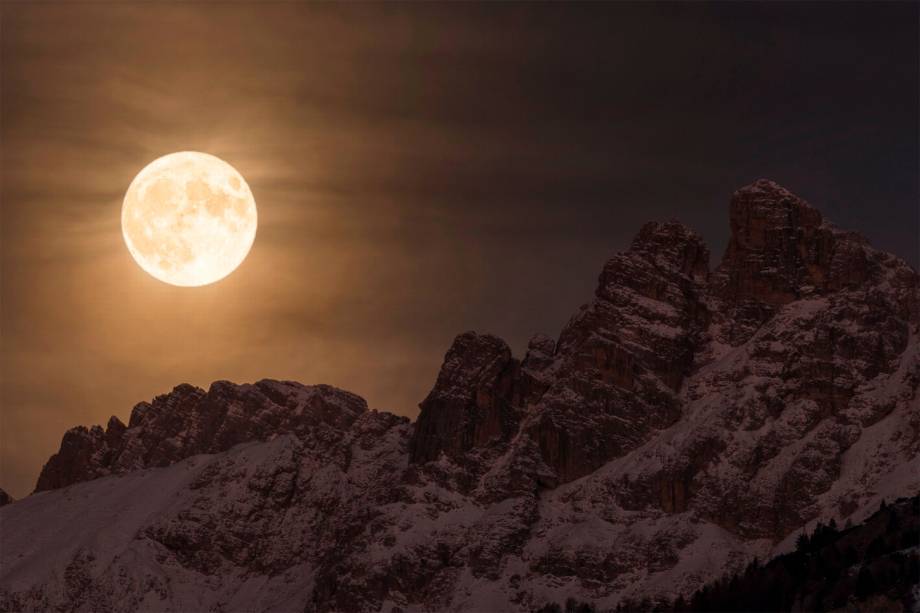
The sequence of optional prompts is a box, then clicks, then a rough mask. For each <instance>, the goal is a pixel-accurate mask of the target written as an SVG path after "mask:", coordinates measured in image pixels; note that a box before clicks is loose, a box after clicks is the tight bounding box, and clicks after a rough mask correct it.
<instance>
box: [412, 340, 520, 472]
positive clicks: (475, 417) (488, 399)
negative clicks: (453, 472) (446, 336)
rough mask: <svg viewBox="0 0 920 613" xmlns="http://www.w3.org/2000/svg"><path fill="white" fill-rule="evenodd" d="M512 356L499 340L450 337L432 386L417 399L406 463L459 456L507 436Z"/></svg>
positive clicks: (511, 417) (511, 423)
mask: <svg viewBox="0 0 920 613" xmlns="http://www.w3.org/2000/svg"><path fill="white" fill-rule="evenodd" d="M516 369H517V361H516V360H514V359H513V358H512V357H511V349H510V348H509V347H508V345H507V343H505V341H503V340H501V339H500V338H497V337H495V336H491V335H488V334H477V333H475V332H467V333H465V334H461V335H459V336H457V338H455V339H454V342H453V344H452V345H451V347H450V349H449V350H448V351H447V355H446V356H445V357H444V363H443V365H442V366H441V371H440V373H439V374H438V379H437V381H436V382H435V385H434V388H433V389H432V390H431V392H430V393H429V394H428V397H427V398H425V400H424V401H422V403H421V405H420V408H421V412H420V413H419V417H418V421H417V422H416V427H415V434H414V435H413V437H412V441H411V443H410V458H411V461H412V462H427V461H430V460H436V459H437V458H438V456H439V455H440V454H441V453H446V454H447V455H448V456H452V457H458V456H459V455H461V454H463V453H465V452H467V451H469V450H471V449H473V448H474V447H480V446H484V445H487V444H489V443H491V442H493V441H498V440H502V439H505V438H507V437H508V436H510V435H511V433H512V432H513V431H514V429H515V427H516V425H517V419H516V415H515V412H514V411H513V410H512V408H511V404H510V401H511V396H512V387H513V382H514V379H515V376H516Z"/></svg>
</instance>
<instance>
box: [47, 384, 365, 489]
mask: <svg viewBox="0 0 920 613" xmlns="http://www.w3.org/2000/svg"><path fill="white" fill-rule="evenodd" d="M365 411H367V403H366V402H365V401H364V399H362V398H361V397H359V396H356V395H355V394H352V393H350V392H346V391H343V390H340V389H336V388H334V387H331V386H328V385H314V386H307V385H302V384H300V383H295V382H292V381H274V380H271V379H263V380H261V381H259V382H257V383H254V384H252V385H246V384H244V385H236V384H234V383H230V382H229V381H216V382H214V383H213V384H211V387H210V389H208V391H205V390H203V389H201V388H199V387H195V386H193V385H189V384H181V385H177V386H176V387H175V388H173V390H172V392H170V393H168V394H163V395H161V396H157V397H156V398H154V399H153V401H152V402H150V403H147V402H141V403H139V404H137V405H136V406H135V407H134V409H133V410H132V411H131V419H130V420H129V422H128V425H127V426H125V425H124V424H123V423H122V422H121V421H120V420H119V419H118V418H117V417H114V416H113V417H112V418H110V419H109V422H108V426H107V427H106V429H105V430H103V429H102V428H101V427H99V426H93V427H92V428H89V429H87V428H85V427H83V426H78V427H76V428H72V429H71V430H68V431H67V433H66V434H64V439H63V441H62V442H61V449H60V451H59V452H58V453H57V454H55V455H53V456H52V457H51V458H50V459H49V460H48V463H47V464H46V465H45V467H44V468H43V469H42V472H41V474H40V475H39V478H38V483H37V485H36V487H35V489H36V491H42V490H49V489H54V488H59V487H64V486H66V485H71V484H73V483H77V482H79V481H87V480H89V479H94V478H97V477H101V476H104V475H109V474H118V473H124V472H127V471H131V470H137V469H141V468H150V467H155V466H168V465H170V464H173V463H175V462H177V461H179V460H182V459H185V458H187V457H190V456H193V455H198V454H202V453H218V452H221V451H226V450H227V449H230V448H231V447H233V446H234V445H237V444H239V443H244V442H248V441H257V440H267V439H268V438H270V437H274V436H277V435H280V434H286V433H292V434H295V435H302V434H304V433H305V432H307V431H309V432H311V433H315V432H316V430H318V429H321V430H328V431H330V433H331V432H335V431H342V430H344V429H346V428H347V427H348V426H349V425H350V424H351V423H352V422H354V420H355V419H357V417H358V416H359V415H361V414H362V413H363V412H365Z"/></svg>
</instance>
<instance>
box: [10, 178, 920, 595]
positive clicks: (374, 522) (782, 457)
mask: <svg viewBox="0 0 920 613" xmlns="http://www.w3.org/2000/svg"><path fill="white" fill-rule="evenodd" d="M730 223H731V228H732V237H731V240H730V243H729V246H728V249H727V251H726V254H725V256H724V258H723V260H722V262H721V263H720V265H719V266H718V267H717V268H716V270H715V271H714V272H710V271H709V252H708V249H707V248H706V246H705V244H703V242H702V240H701V239H700V238H699V237H698V236H697V235H696V234H695V233H693V232H692V231H690V230H689V229H687V228H685V227H684V226H682V225H680V224H679V223H676V222H667V223H651V224H647V225H646V226H645V227H643V228H642V230H641V231H640V232H639V234H638V235H637V236H636V239H635V240H634V241H633V243H632V245H631V246H630V248H629V249H628V250H627V251H626V252H624V253H621V254H618V255H616V256H614V257H613V258H612V259H611V260H610V261H609V262H608V263H607V264H606V266H605V267H604V270H603V272H602V273H601V276H600V280H599V285H598V289H597V292H596V295H595V297H594V300H593V302H591V303H590V304H588V305H585V306H584V307H582V308H581V309H580V310H579V311H578V312H577V313H576V314H575V316H573V318H572V319H571V320H570V321H569V323H568V324H567V325H566V326H565V328H564V329H563V330H562V332H561V334H560V336H559V338H558V339H557V340H555V341H554V340H552V339H549V338H547V337H543V336H538V337H535V338H534V339H533V340H532V341H531V343H530V347H529V349H528V352H527V354H526V356H525V357H524V358H523V359H522V360H518V359H516V358H514V356H512V354H511V351H510V349H509V348H508V346H507V345H506V344H505V343H504V342H503V341H502V340H501V339H498V338H496V337H493V336H488V335H480V334H476V333H472V332H470V333H466V334H462V335H460V336H458V337H457V339H456V340H455V341H454V344H453V345H452V347H451V348H450V349H449V351H448V353H447V355H446V357H445V361H444V364H443V366H442V369H441V372H440V374H439V376H438V379H437V381H436V383H435V385H434V388H433V389H432V391H431V393H430V394H429V396H428V397H427V398H426V399H425V400H424V401H423V403H422V405H421V413H420V415H419V418H418V420H417V421H416V422H415V423H410V422H409V421H408V420H406V419H404V418H399V417H396V416H393V415H390V414H388V413H382V412H376V411H370V410H368V408H367V406H366V404H365V403H364V401H363V400H361V399H360V398H358V397H357V396H354V395H353V394H349V393H347V392H344V391H342V390H337V389H335V388H331V387H328V386H312V387H311V386H303V385H300V384H297V383H293V382H278V381H269V380H266V381H260V382H258V383H256V384H253V385H234V384H231V383H227V382H218V383H215V384H213V385H212V386H211V388H210V389H209V390H207V391H205V390H201V389H198V388H194V387H192V386H187V385H182V386H179V387H177V388H176V389H174V390H173V391H172V392H171V393H170V394H167V395H164V396H160V397H158V398H156V399H154V401H153V402H152V403H141V404H139V405H138V406H137V407H135V409H134V411H133V412H132V415H131V419H130V421H129V423H128V425H127V426H126V425H124V424H122V423H121V422H120V421H118V420H117V419H114V418H113V419H112V420H110V422H109V424H108V427H107V428H106V429H105V430H103V429H102V428H100V427H94V428H90V429H86V428H75V429H73V430H71V431H69V432H68V433H67V434H65V436H64V439H63V441H62V445H61V450H60V452H59V453H58V454H56V455H55V456H53V457H52V458H51V459H50V460H49V462H48V464H47V465H46V466H45V469H44V470H43V471H42V474H41V476H40V478H39V481H38V486H37V488H36V489H37V492H36V493H35V494H33V495H32V496H29V497H27V498H25V499H23V500H19V501H16V502H14V503H12V504H7V505H6V506H4V507H3V508H2V509H0V537H2V540H0V545H2V546H0V609H3V610H46V609H48V608H60V609H63V610H85V611H105V610H115V611H122V610H136V609H144V610H164V611H165V610H172V611H191V610H194V611H237V610H247V611H248V610H259V611H263V610H264V611H303V610H306V611H330V610H336V611H370V610H383V611H391V610H403V611H412V610H419V611H421V610H470V611H519V610H530V609H532V608H535V607H539V606H541V605H543V604H544V603H546V602H549V601H559V600H560V597H561V596H563V597H568V596H573V597H576V598H577V599H578V600H581V601H588V602H594V603H596V604H598V605H599V606H601V607H607V606H615V605H616V604H617V603H618V602H621V601H622V600H623V599H625V598H627V597H628V598H632V599H634V600H635V599H639V598H641V597H643V596H652V597H654V596H658V595H667V596H675V595H677V594H679V593H684V594H687V593H690V592H692V591H693V590H694V589H696V588H697V587H699V586H700V585H702V584H703V583H705V582H707V581H709V580H712V579H714V578H716V577H719V576H722V575H723V574H725V573H726V572H730V571H732V570H733V569H739V568H741V567H743V566H744V565H745V564H746V563H747V562H748V561H749V560H750V559H751V558H752V557H754V556H755V555H756V556H759V557H760V558H761V559H763V558H765V557H767V556H770V555H771V554H773V553H777V552H782V551H785V550H787V549H789V548H790V547H791V541H792V540H793V539H794V538H795V534H796V533H797V531H799V530H800V529H801V528H802V527H803V526H806V525H810V524H814V523H815V522H817V521H827V520H829V519H831V518H836V519H837V520H838V521H841V522H842V521H844V520H845V519H847V518H851V519H852V520H853V521H859V520H861V519H863V518H864V517H865V516H867V515H868V514H869V513H870V512H871V511H874V510H875V509H877V508H878V505H879V502H880V501H881V499H883V498H887V499H893V498H895V497H899V496H909V495H914V494H916V493H917V492H920V396H918V385H920V340H918V339H920V329H918V323H920V313H918V308H920V307H918V305H920V300H918V276H917V274H916V272H914V271H913V270H912V269H910V267H908V266H907V265H906V264H905V263H904V262H903V261H901V260H899V259H897V258H895V257H894V256H891V255H889V254H885V253H881V252H878V251H875V250H873V249H872V248H871V247H870V246H869V245H868V244H867V243H866V241H865V240H864V239H862V238H860V237H859V236H858V235H855V234H853V233H848V232H843V231H841V230H838V229H836V228H834V227H833V226H831V225H829V224H827V223H826V222H824V221H823V220H822V217H821V215H820V213H819V212H818V211H817V210H816V209H814V208H812V207H811V206H810V205H808V204H807V203H805V202H804V201H802V200H801V199H799V198H798V197H796V196H795V195H793V194H791V193H789V192H788V191H786V190H785V189H783V188H781V187H780V186H778V185H776V184H775V183H772V182H769V181H758V182H756V183H754V184H753V185H750V186H747V187H745V188H743V189H741V190H739V191H738V192H736V193H735V195H734V196H733V198H732V204H731V212H730Z"/></svg>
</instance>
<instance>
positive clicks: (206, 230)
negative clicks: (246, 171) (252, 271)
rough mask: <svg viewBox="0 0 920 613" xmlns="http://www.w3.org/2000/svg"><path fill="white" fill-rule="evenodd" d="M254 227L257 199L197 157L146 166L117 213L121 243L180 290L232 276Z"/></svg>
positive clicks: (226, 171) (229, 170)
mask: <svg viewBox="0 0 920 613" xmlns="http://www.w3.org/2000/svg"><path fill="white" fill-rule="evenodd" d="M256 226H257V215H256V201H255V199H254V198H253V197H252V192H251V191H250V190H249V185H247V184H246V181H245V180H244V179H243V177H242V175H240V173H239V172H237V171H236V169H235V168H233V166H231V165H230V164H228V163H227V162H225V161H223V160H222V159H220V158H218V157H215V156H213V155H209V154H207V153H199V152H197V151H180V152H178V153H170V154H169V155H164V156H163V157H161V158H157V159H156V160H154V161H152V162H150V164H148V165H147V166H145V167H144V169H143V170H141V171H140V172H139V173H138V175H137V176H136V177H134V180H133V181H132V182H131V185H130V186H129V187H128V192H127V193H126V194H125V200H124V203H123V204H122V207H121V231H122V234H123V235H124V237H125V244H126V245H127V246H128V251H130V252H131V255H132V256H133V257H134V259H135V260H136V261H137V263H138V264H139V265H140V267H141V268H143V269H144V270H145V271H147V272H148V273H150V274H151V275H153V276H154V277H156V278H157V279H159V280H160V281H164V282H165V283H170V284H172V285H179V286H183V287H194V286H199V285H207V284H209V283H214V282H215V281H219V280H221V279H223V278H224V277H226V276H227V275H229V274H230V273H231V272H233V271H234V270H236V268H237V266H239V265H240V264H241V263H242V262H243V260H244V259H246V255H247V254H248V253H249V249H250V248H251V247H252V242H253V241H254V240H255V238H256Z"/></svg>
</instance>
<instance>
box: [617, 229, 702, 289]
mask: <svg viewBox="0 0 920 613" xmlns="http://www.w3.org/2000/svg"><path fill="white" fill-rule="evenodd" d="M629 252H630V253H633V254H638V255H641V256H642V257H644V258H646V259H650V260H652V261H655V262H656V263H658V264H659V265H660V266H661V267H662V268H664V269H672V270H676V271H679V272H680V273H681V274H683V275H685V276H687V277H690V278H692V279H694V280H695V281H699V282H705V281H706V277H707V276H708V275H709V247H707V246H706V243H705V242H703V239H702V237H701V236H700V235H698V234H697V233H696V232H694V231H693V230H691V229H690V228H688V227H687V226H685V225H684V224H682V223H680V222H678V221H665V222H658V221H652V222H649V223H647V224H645V225H644V226H642V229H641V230H639V233H638V234H637V235H636V237H635V238H634V239H633V241H632V244H631V245H630V247H629Z"/></svg>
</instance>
